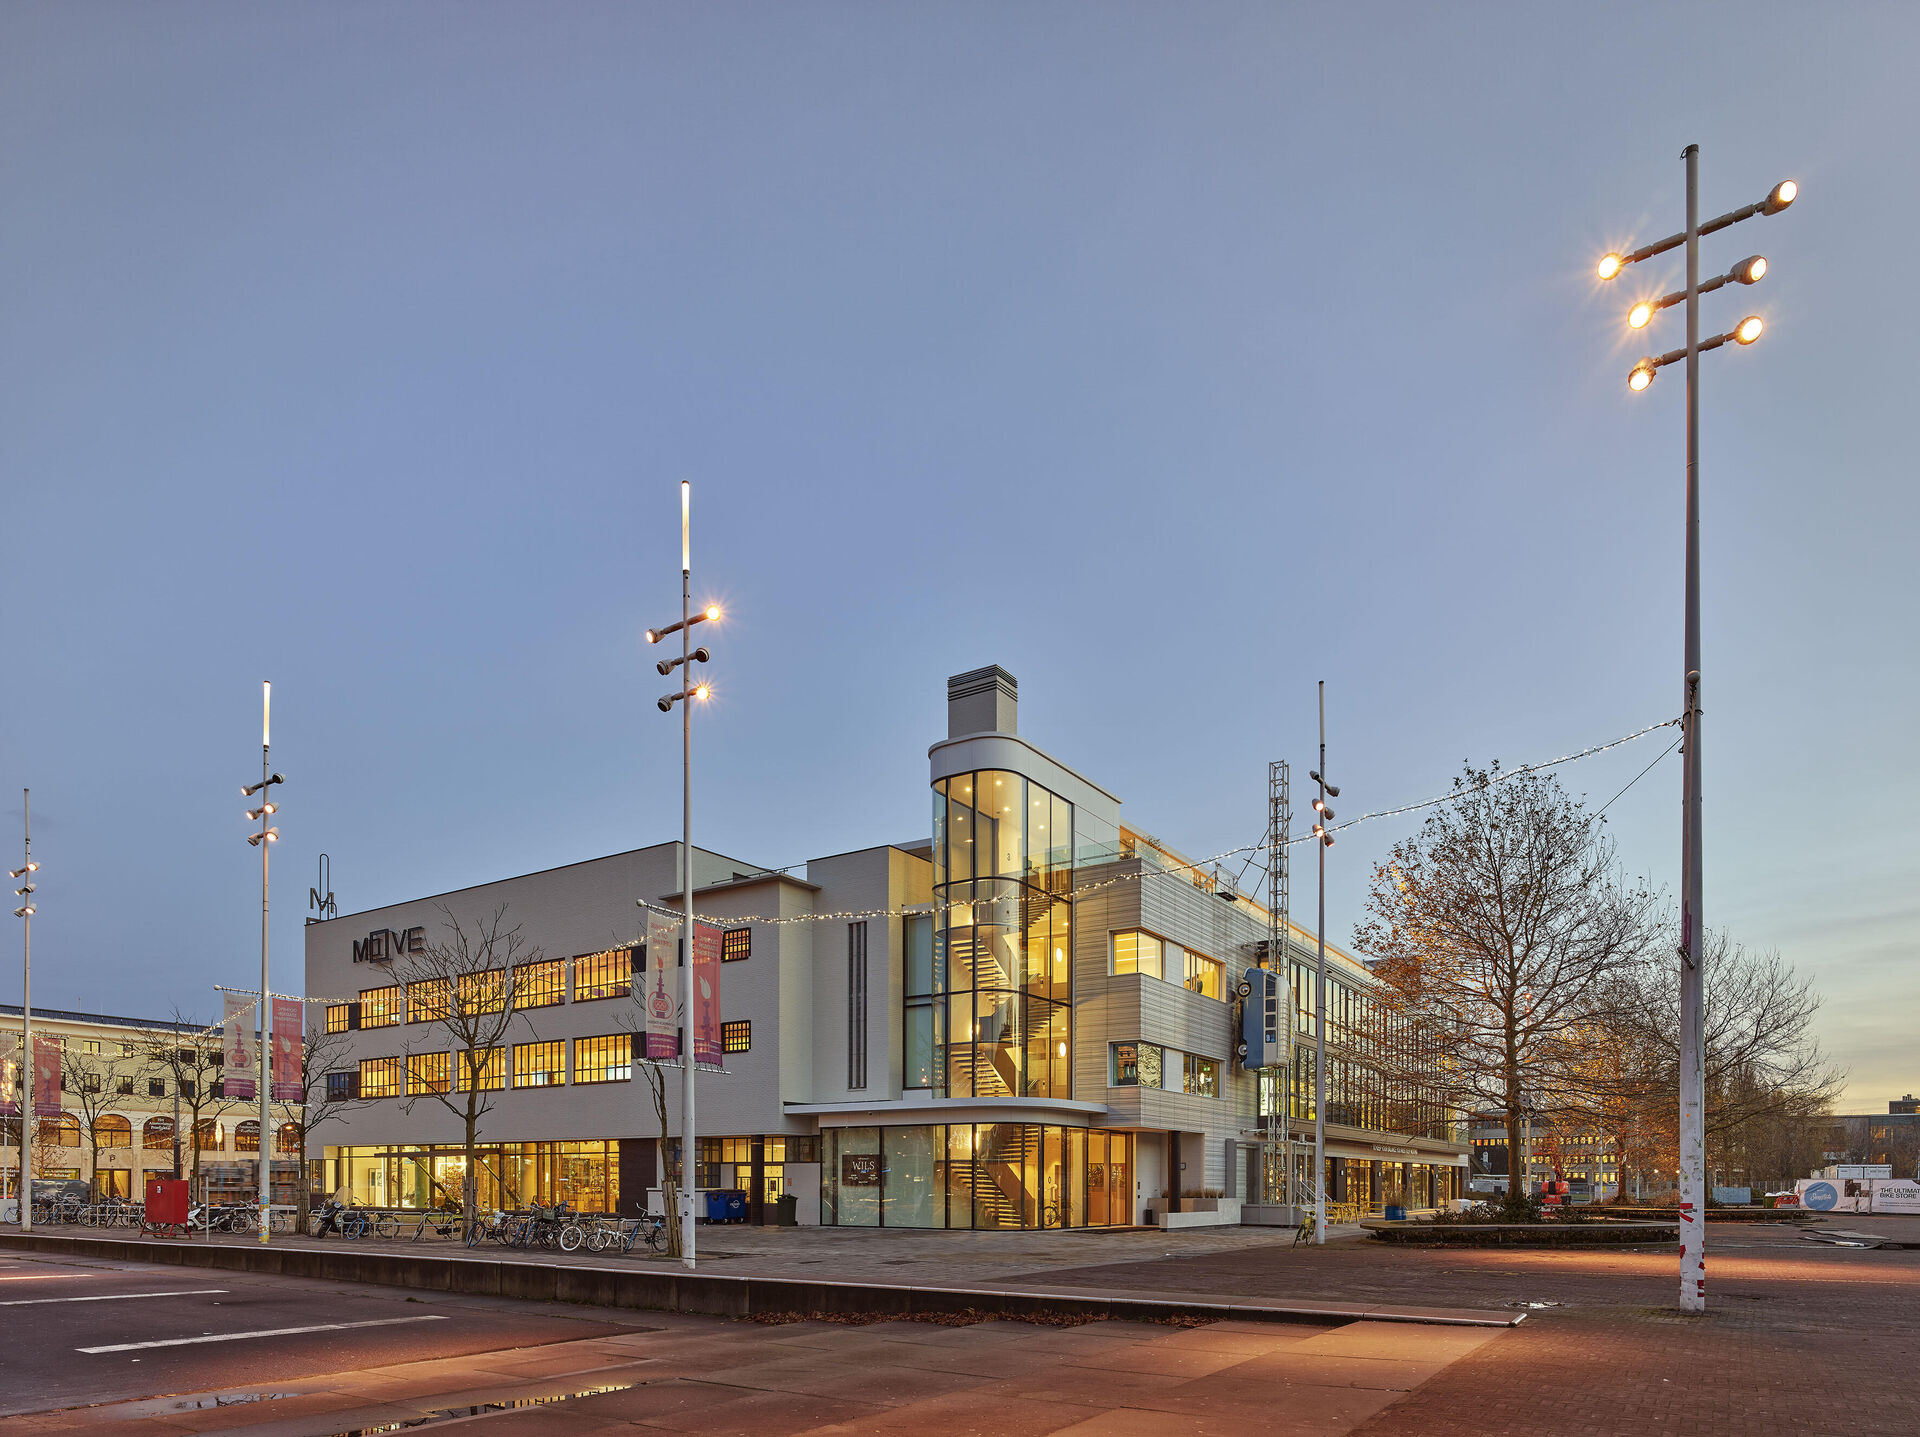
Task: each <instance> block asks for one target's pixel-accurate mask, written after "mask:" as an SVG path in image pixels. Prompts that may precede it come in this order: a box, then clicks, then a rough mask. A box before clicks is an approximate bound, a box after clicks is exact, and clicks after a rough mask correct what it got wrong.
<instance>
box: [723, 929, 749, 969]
mask: <svg viewBox="0 0 1920 1437" xmlns="http://www.w3.org/2000/svg"><path fill="white" fill-rule="evenodd" d="M736 948H737V949H738V950H739V951H738V952H736V951H734V950H735V949H736ZM752 956H753V929H752V928H726V929H722V930H721V933H720V961H721V962H722V963H741V962H744V961H746V960H747V959H748V958H751V957H752Z"/></svg>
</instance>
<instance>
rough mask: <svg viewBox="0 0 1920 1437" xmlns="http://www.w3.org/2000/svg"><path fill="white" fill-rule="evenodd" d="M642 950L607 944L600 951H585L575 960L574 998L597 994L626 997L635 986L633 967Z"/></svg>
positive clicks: (579, 1000) (581, 999) (581, 1000)
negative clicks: (614, 946)
mask: <svg viewBox="0 0 1920 1437" xmlns="http://www.w3.org/2000/svg"><path fill="white" fill-rule="evenodd" d="M638 958H639V950H638V949H636V948H608V949H605V950H604V951H602V952H599V953H582V954H580V955H579V956H578V957H576V958H575V959H574V960H573V1001H574V1002H576V1003H587V1002H591V1001H592V1000H593V999H595V998H624V997H626V996H627V994H628V993H629V992H631V991H632V989H633V970H634V966H635V963H636V961H637V959H638Z"/></svg>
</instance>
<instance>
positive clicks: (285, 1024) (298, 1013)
mask: <svg viewBox="0 0 1920 1437" xmlns="http://www.w3.org/2000/svg"><path fill="white" fill-rule="evenodd" d="M305 1007H306V1005H305V1004H303V1003H302V1002H301V1001H300V1000H299V999H298V998H275V999H274V1000H273V1100H274V1101H275V1102H276V1103H299V1102H304V1101H305V1100H306V1094H305V1093H304V1092H303V1091H302V1089H301V1083H300V1058H301V1051H300V1050H301V1048H302V1046H303V1045H304V1042H305V1037H304V1035H303V1034H302V1032H301V1028H302V1025H303V1024H304V1022H305V1019H306V1013H305Z"/></svg>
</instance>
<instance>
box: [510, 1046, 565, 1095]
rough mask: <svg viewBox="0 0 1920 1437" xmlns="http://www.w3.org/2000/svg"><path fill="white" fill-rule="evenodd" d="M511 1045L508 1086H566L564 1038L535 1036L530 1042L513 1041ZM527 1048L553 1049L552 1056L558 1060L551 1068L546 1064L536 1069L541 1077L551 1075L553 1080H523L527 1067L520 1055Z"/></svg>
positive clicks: (525, 1087) (526, 1087)
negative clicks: (510, 1074) (510, 1069)
mask: <svg viewBox="0 0 1920 1437" xmlns="http://www.w3.org/2000/svg"><path fill="white" fill-rule="evenodd" d="M512 1047H513V1052H512V1059H513V1061H512V1065H511V1066H512V1076H511V1077H510V1078H509V1079H508V1083H509V1085H510V1086H512V1087H514V1088H524V1089H533V1088H564V1087H566V1085H567V1040H566V1039H565V1038H536V1039H535V1040H533V1041H532V1042H530V1043H515V1044H513V1045H512ZM529 1048H551V1049H553V1050H554V1052H553V1057H554V1058H556V1059H557V1060H558V1061H557V1062H556V1063H555V1065H554V1066H553V1067H552V1068H547V1067H546V1066H544V1065H542V1066H541V1067H540V1068H539V1069H538V1072H539V1073H540V1075H541V1076H542V1077H543V1078H545V1077H553V1078H554V1079H555V1081H553V1082H550V1083H548V1082H539V1083H532V1082H527V1081H524V1078H523V1075H525V1074H527V1072H528V1069H527V1066H526V1064H525V1063H524V1062H523V1061H522V1060H521V1056H520V1055H521V1054H522V1053H524V1052H526V1051H527V1050H528V1049H529Z"/></svg>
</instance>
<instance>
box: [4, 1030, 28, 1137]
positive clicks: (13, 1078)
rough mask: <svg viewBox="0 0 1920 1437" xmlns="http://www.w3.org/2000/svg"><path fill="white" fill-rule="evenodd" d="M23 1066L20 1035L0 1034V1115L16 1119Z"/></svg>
mask: <svg viewBox="0 0 1920 1437" xmlns="http://www.w3.org/2000/svg"><path fill="white" fill-rule="evenodd" d="M25 1066H26V1065H25V1064H23V1063H22V1062H21V1061H20V1035H19V1034H18V1033H0V1114H4V1115H6V1116H7V1117H9V1118H11V1117H17V1116H18V1115H19V1112H20V1093H21V1090H22V1089H23V1088H24V1087H25V1085H26V1081H27V1080H26V1072H25Z"/></svg>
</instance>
